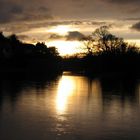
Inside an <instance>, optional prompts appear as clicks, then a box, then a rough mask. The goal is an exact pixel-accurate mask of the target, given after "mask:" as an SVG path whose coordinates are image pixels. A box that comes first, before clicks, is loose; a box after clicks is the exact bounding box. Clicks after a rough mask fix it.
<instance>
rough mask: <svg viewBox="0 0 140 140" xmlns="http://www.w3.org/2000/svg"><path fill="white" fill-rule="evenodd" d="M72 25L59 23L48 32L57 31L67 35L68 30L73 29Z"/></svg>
mask: <svg viewBox="0 0 140 140" xmlns="http://www.w3.org/2000/svg"><path fill="white" fill-rule="evenodd" d="M71 30H72V29H71V27H70V26H67V25H58V26H55V27H53V28H51V29H50V30H49V31H48V32H51V33H57V34H59V35H66V34H67V32H69V31H71Z"/></svg>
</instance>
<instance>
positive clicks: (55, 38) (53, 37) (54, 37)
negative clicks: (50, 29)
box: [49, 34, 65, 40]
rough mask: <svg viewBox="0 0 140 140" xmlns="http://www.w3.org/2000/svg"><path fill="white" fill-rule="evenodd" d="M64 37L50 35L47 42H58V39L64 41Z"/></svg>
mask: <svg viewBox="0 0 140 140" xmlns="http://www.w3.org/2000/svg"><path fill="white" fill-rule="evenodd" d="M64 38H65V36H61V35H58V34H51V35H50V36H49V40H59V39H64Z"/></svg>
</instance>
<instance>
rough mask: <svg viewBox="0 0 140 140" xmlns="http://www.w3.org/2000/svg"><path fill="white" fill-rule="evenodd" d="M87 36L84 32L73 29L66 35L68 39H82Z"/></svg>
mask: <svg viewBox="0 0 140 140" xmlns="http://www.w3.org/2000/svg"><path fill="white" fill-rule="evenodd" d="M84 37H85V35H84V34H82V33H80V32H78V31H71V32H68V35H67V36H66V40H79V41H80V40H81V39H83V38H84Z"/></svg>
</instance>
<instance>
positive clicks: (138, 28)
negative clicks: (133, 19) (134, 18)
mask: <svg viewBox="0 0 140 140" xmlns="http://www.w3.org/2000/svg"><path fill="white" fill-rule="evenodd" d="M131 29H134V30H136V31H140V22H137V23H135V24H134V25H132V26H131Z"/></svg>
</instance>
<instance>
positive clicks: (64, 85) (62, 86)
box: [56, 76, 75, 114]
mask: <svg viewBox="0 0 140 140" xmlns="http://www.w3.org/2000/svg"><path fill="white" fill-rule="evenodd" d="M74 88H75V84H74V81H73V79H72V78H71V77H69V76H63V77H62V79H61V80H60V83H59V85H58V92H57V97H56V110H57V112H58V113H59V114H62V113H64V112H65V110H66V106H67V104H68V98H69V97H70V96H72V94H73V93H74Z"/></svg>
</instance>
